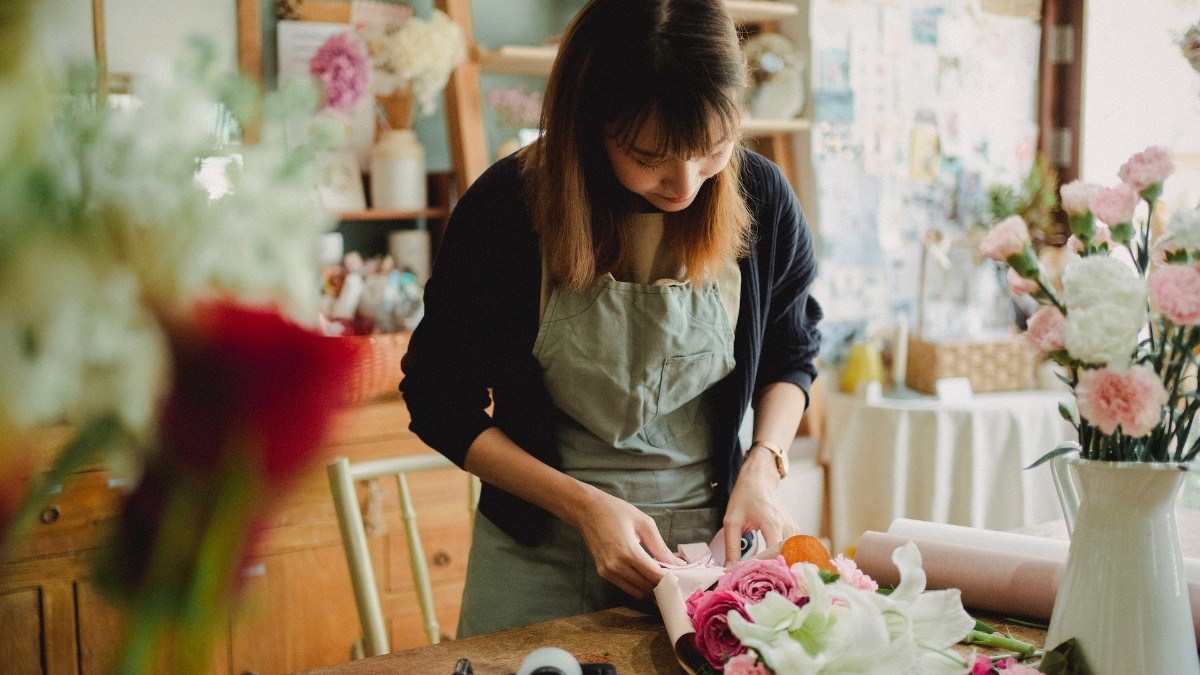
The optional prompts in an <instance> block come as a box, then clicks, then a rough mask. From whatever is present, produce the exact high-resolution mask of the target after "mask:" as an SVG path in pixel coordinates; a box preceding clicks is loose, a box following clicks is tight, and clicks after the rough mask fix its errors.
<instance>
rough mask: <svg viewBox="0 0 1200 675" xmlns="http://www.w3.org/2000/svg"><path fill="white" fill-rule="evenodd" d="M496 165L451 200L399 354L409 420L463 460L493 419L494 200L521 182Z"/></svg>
mask: <svg viewBox="0 0 1200 675" xmlns="http://www.w3.org/2000/svg"><path fill="white" fill-rule="evenodd" d="M501 168H503V167H499V166H494V167H493V170H492V171H489V172H486V173H485V174H484V175H483V176H481V177H480V178H479V179H478V180H477V181H476V182H475V183H474V184H473V185H472V186H471V188H470V189H468V190H467V192H466V193H465V194H463V196H462V197H461V198H460V199H459V201H458V203H457V204H456V205H455V208H454V211H453V213H452V214H451V216H450V222H449V224H448V226H447V229H446V232H445V235H444V236H443V238H442V241H441V245H440V247H439V249H438V255H437V260H436V261H435V262H434V265H433V270H432V274H431V276H430V278H429V281H428V282H427V283H426V285H425V316H424V317H423V318H422V319H421V322H420V323H419V324H418V325H417V327H416V329H415V330H414V331H413V334H412V338H411V340H410V341H409V345H408V351H407V352H406V353H405V355H404V359H403V361H402V370H403V373H404V378H403V380H402V381H401V382H400V391H401V392H402V393H403V395H404V400H405V403H406V404H407V406H408V410H409V413H410V415H411V418H412V421H411V422H410V424H409V428H410V429H411V430H412V431H413V432H414V433H415V434H417V436H418V437H420V439H421V440H422V441H424V442H425V443H426V444H427V445H429V446H430V447H432V448H433V449H434V450H436V451H438V452H439V453H441V454H443V455H445V456H446V457H447V458H448V459H450V461H452V462H454V463H455V464H457V465H458V466H460V467H461V466H462V465H463V464H464V462H465V461H466V456H467V450H468V448H469V447H470V445H471V443H472V442H473V441H474V440H475V438H476V437H478V436H479V434H481V433H482V432H483V431H484V430H486V429H488V428H489V427H491V426H495V422H494V421H493V420H492V417H491V416H490V415H489V414H488V413H487V408H488V406H489V405H490V404H491V395H490V393H489V390H488V388H489V387H490V386H491V385H492V383H491V382H490V375H489V373H491V371H492V370H493V369H492V368H491V367H490V366H489V364H490V362H491V359H490V358H489V356H488V350H489V344H490V343H489V340H488V336H489V335H491V334H492V332H493V331H494V330H495V326H496V321H495V320H494V314H495V312H496V311H498V309H497V306H498V305H500V304H503V299H502V298H501V297H500V295H501V293H502V288H503V286H504V285H503V284H502V283H498V280H499V279H502V278H503V275H502V274H501V272H500V270H498V269H497V268H498V267H499V262H498V260H497V258H498V257H499V256H498V247H497V246H496V245H495V241H494V240H496V239H497V238H498V237H500V236H502V235H501V234H500V231H501V230H502V229H503V228H502V226H501V223H499V222H498V220H499V219H500V218H501V216H500V215H499V214H498V209H497V208H496V205H497V202H498V201H501V200H503V199H509V200H511V199H512V197H511V195H512V194H513V193H514V191H516V190H519V188H517V187H516V186H515V183H516V180H515V178H514V179H513V180H507V179H505V176H504V174H503V173H502V172H501V171H499V170H500V169H501ZM510 168H511V167H510ZM509 173H512V174H514V175H515V171H509ZM510 178H511V177H510ZM509 183H514V185H509Z"/></svg>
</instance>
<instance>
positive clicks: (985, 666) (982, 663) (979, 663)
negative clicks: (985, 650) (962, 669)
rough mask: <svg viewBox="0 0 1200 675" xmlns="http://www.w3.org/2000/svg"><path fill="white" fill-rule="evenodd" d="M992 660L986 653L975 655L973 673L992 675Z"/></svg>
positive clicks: (975, 674) (974, 674) (976, 674)
mask: <svg viewBox="0 0 1200 675" xmlns="http://www.w3.org/2000/svg"><path fill="white" fill-rule="evenodd" d="M992 670H993V669H992V660H991V658H989V657H988V656H986V655H984V654H976V655H975V663H972V664H971V675H991V673H992Z"/></svg>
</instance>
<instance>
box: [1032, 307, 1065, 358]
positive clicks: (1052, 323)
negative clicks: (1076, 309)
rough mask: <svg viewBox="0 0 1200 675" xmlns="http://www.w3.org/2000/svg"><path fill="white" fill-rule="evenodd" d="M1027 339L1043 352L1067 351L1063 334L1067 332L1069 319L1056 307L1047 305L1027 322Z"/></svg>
mask: <svg viewBox="0 0 1200 675" xmlns="http://www.w3.org/2000/svg"><path fill="white" fill-rule="evenodd" d="M1025 326H1026V330H1025V339H1027V340H1029V343H1030V344H1032V345H1033V346H1034V347H1036V348H1037V349H1038V350H1039V351H1043V352H1056V351H1058V350H1060V349H1065V344H1064V342H1063V332H1064V331H1065V330H1066V326H1067V318H1066V317H1065V316H1063V313H1062V311H1061V310H1059V308H1058V307H1056V306H1054V305H1045V306H1044V307H1042V308H1041V309H1039V310H1038V311H1036V312H1034V314H1033V316H1031V317H1029V320H1028V321H1027V322H1025Z"/></svg>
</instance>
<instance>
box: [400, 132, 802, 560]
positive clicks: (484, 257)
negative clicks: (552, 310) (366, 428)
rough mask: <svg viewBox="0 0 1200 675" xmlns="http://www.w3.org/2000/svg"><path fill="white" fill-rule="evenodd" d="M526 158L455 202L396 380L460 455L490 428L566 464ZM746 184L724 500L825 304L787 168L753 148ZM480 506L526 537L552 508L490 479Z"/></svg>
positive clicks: (436, 438)
mask: <svg viewBox="0 0 1200 675" xmlns="http://www.w3.org/2000/svg"><path fill="white" fill-rule="evenodd" d="M519 162H520V160H519V159H517V158H516V157H512V156H510V157H508V158H506V159H503V160H500V161H499V162H497V163H496V164H494V165H493V166H492V167H491V168H489V169H488V170H487V171H486V172H485V173H484V174H483V175H482V176H480V177H479V179H478V180H476V181H475V183H474V184H473V185H472V186H471V188H470V189H469V190H467V192H466V194H464V195H463V196H462V198H461V199H460V200H459V201H458V204H457V205H456V206H455V208H454V212H453V214H452V215H451V217H450V223H449V226H448V228H447V230H446V234H445V237H444V238H443V240H442V243H441V247H440V249H439V252H438V256H437V260H436V261H435V263H434V265H433V274H432V277H431V278H430V279H429V282H428V284H427V285H426V287H425V317H424V318H423V319H422V320H421V323H420V325H418V326H417V328H416V330H415V331H413V334H412V339H411V340H410V342H409V345H408V352H407V353H406V354H405V356H404V361H403V370H404V379H403V381H402V382H401V383H400V391H401V392H402V393H403V394H404V399H405V402H406V403H407V405H408V409H409V412H410V413H411V415H412V423H411V424H410V425H409V428H410V429H412V431H413V432H414V433H416V434H417V436H419V437H420V438H421V440H423V441H424V442H425V443H427V444H428V445H429V446H430V447H432V448H433V449H434V450H437V451H438V452H440V453H441V454H443V455H445V456H446V457H448V458H449V459H450V460H451V461H453V462H454V463H455V464H457V465H458V466H462V465H463V463H464V462H465V461H466V455H467V449H468V448H469V447H470V445H471V443H472V442H473V441H474V440H475V438H476V437H477V436H479V434H480V433H482V432H483V431H484V430H486V429H487V428H489V427H492V426H497V427H499V428H500V429H501V430H502V431H503V432H504V433H505V434H507V435H508V437H509V438H511V439H512V440H513V441H514V442H515V443H516V444H517V445H519V446H520V447H521V448H523V449H524V450H525V451H527V452H529V453H530V454H531V455H533V456H534V457H536V458H538V459H539V460H541V461H543V462H545V463H546V464H549V465H550V466H553V467H555V468H559V467H560V466H561V460H560V456H559V454H558V449H557V447H556V446H555V442H554V426H555V415H556V410H555V407H554V404H553V403H552V402H551V400H550V396H549V394H548V393H547V391H546V387H545V385H544V383H543V380H542V372H541V367H540V366H539V365H538V362H537V360H536V359H535V358H534V356H533V343H534V339H535V337H536V336H537V330H538V310H539V299H540V294H541V274H542V270H541V261H540V259H539V248H538V238H537V234H536V233H535V232H534V230H533V225H532V222H531V220H530V217H529V213H528V210H527V206H526V200H525V196H524V194H523V189H522V178H521V176H520V164H519ZM741 181H742V189H743V191H744V192H745V194H746V195H747V202H748V204H749V207H750V211H751V214H752V216H753V235H752V237H753V238H752V245H751V249H750V254H749V255H748V256H747V257H746V258H745V259H743V260H741V261H740V263H739V264H740V267H741V274H742V288H741V307H740V310H739V314H738V321H737V327H736V329H735V331H734V358H735V359H736V365H735V366H734V369H733V372H731V373H730V374H729V375H728V376H726V377H725V378H724V379H722V380H721V381H720V382H718V383H717V384H715V385H713V389H712V390H711V392H710V395H711V396H712V404H713V407H712V409H713V419H712V424H713V448H714V451H713V464H714V466H713V471H714V477H715V480H716V481H717V483H718V485H719V487H720V489H719V490H718V495H719V496H720V499H721V502H722V508H723V505H724V502H725V500H727V499H728V495H729V491H730V490H732V488H733V483H734V481H735V480H736V479H737V473H738V470H739V469H740V468H741V462H742V453H741V451H740V446H739V444H738V428H739V427H740V425H741V420H742V417H743V415H744V414H745V411H746V409H747V407H748V406H749V405H750V403H751V400H752V397H753V395H754V393H755V392H756V391H758V390H759V389H761V388H762V387H763V386H765V385H768V384H771V383H773V382H793V383H795V384H797V385H799V386H800V387H801V388H802V389H804V391H805V392H807V391H808V390H809V387H810V386H811V384H812V381H813V378H814V377H816V369H815V368H814V366H813V358H814V357H815V356H816V354H817V350H818V347H819V342H820V338H819V335H818V333H817V322H818V321H819V320H820V318H821V309H820V307H819V306H818V305H817V303H816V301H815V300H813V298H812V297H810V296H809V292H808V291H809V286H810V284H811V283H812V281H813V278H814V276H815V275H816V262H815V259H814V252H813V245H812V237H811V235H810V233H809V231H808V226H807V223H806V222H805V219H804V214H803V213H802V212H801V210H800V204H799V202H798V201H797V199H796V195H795V193H794V192H793V191H792V189H791V186H789V185H788V184H787V182H786V181H785V180H784V179H783V177H782V175H781V174H780V173H779V168H778V167H776V166H775V165H774V164H772V163H771V162H769V161H768V160H767V159H765V158H763V157H762V156H761V155H758V154H757V153H754V152H752V151H749V150H747V151H744V155H743V161H742V171H741ZM489 391H490V396H489ZM490 404H494V405H493V409H492V415H491V416H489V415H488V413H487V410H486V409H487V407H488V406H489V405H490ZM479 510H480V513H482V514H483V515H484V516H486V517H487V518H488V520H491V521H492V522H493V523H495V524H496V525H497V526H499V527H500V528H501V529H502V530H504V531H505V532H507V533H508V534H509V535H510V536H512V537H513V538H514V539H516V540H517V541H519V542H521V543H522V544H525V545H528V546H535V545H537V544H538V543H539V542H540V541H541V539H542V537H543V536H544V534H545V532H546V527H547V522H548V515H549V514H547V513H546V512H545V511H543V510H542V509H540V508H538V507H536V506H534V505H533V504H531V503H529V502H526V501H524V500H522V499H519V498H517V497H515V496H513V495H512V494H510V493H507V492H505V491H503V490H500V489H499V488H496V487H495V486H492V485H488V484H485V485H484V486H483V493H482V495H481V498H480V503H479Z"/></svg>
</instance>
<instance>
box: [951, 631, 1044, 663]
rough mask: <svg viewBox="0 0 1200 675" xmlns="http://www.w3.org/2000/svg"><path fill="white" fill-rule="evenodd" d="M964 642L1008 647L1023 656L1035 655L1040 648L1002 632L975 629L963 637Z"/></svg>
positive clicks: (1000, 647)
mask: <svg viewBox="0 0 1200 675" xmlns="http://www.w3.org/2000/svg"><path fill="white" fill-rule="evenodd" d="M962 643H963V644H967V645H980V646H983V647H995V648H997V649H1007V650H1008V651H1010V652H1016V653H1018V654H1020V655H1021V656H1022V657H1025V658H1028V657H1030V656H1034V655H1035V654H1036V653H1037V651H1038V648H1037V647H1036V646H1035V645H1031V644H1029V643H1028V642H1023V641H1021V640H1018V639H1016V638H1013V637H1008V636H1006V635H1001V634H1000V633H984V632H982V631H977V630H973V631H971V632H970V633H968V634H967V637H965V638H963V639H962Z"/></svg>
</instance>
